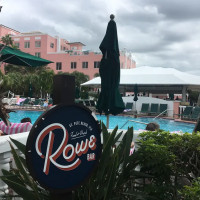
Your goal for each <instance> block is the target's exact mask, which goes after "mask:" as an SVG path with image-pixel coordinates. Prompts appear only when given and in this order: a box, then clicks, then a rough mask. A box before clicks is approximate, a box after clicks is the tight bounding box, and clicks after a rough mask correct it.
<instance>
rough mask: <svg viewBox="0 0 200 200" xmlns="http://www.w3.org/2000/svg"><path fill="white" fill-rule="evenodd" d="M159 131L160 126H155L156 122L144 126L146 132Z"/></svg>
mask: <svg viewBox="0 0 200 200" xmlns="http://www.w3.org/2000/svg"><path fill="white" fill-rule="evenodd" d="M159 129H160V125H159V124H157V123H156V122H151V123H149V124H147V126H146V130H148V131H155V130H159Z"/></svg>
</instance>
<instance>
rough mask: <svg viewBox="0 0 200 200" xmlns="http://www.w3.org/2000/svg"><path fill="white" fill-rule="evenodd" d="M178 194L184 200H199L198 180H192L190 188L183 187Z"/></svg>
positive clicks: (199, 184)
mask: <svg viewBox="0 0 200 200" xmlns="http://www.w3.org/2000/svg"><path fill="white" fill-rule="evenodd" d="M180 193H181V194H182V196H183V198H184V200H200V178H198V179H197V180H194V181H193V183H192V185H191V186H188V185H187V186H184V189H183V190H182V191H181V192H180Z"/></svg>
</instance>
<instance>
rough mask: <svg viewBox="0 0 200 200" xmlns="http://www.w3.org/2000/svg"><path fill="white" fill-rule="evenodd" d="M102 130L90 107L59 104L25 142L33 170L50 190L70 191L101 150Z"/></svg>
mask: <svg viewBox="0 0 200 200" xmlns="http://www.w3.org/2000/svg"><path fill="white" fill-rule="evenodd" d="M100 134H101V131H100V126H99V123H98V121H97V119H96V118H95V117H94V116H93V115H92V113H91V111H90V110H89V109H87V108H85V107H83V106H79V105H63V104H62V105H57V106H55V107H53V108H51V109H50V110H49V111H47V112H45V113H44V114H43V115H42V116H40V117H39V119H38V120H37V121H36V122H35V124H34V125H33V128H32V129H31V131H30V134H29V136H28V139H27V144H26V161H27V166H28V169H29V171H30V174H31V175H32V176H33V178H34V179H36V180H37V181H38V182H39V184H40V185H41V186H43V187H44V188H47V189H49V190H50V191H55V192H56V191H69V190H71V189H73V188H76V187H77V186H79V185H80V184H81V183H83V181H85V180H86V179H87V178H88V177H89V176H90V174H91V172H92V170H93V169H94V168H95V166H96V164H97V162H98V159H99V157H100V154H101V148H102V145H101V137H100Z"/></svg>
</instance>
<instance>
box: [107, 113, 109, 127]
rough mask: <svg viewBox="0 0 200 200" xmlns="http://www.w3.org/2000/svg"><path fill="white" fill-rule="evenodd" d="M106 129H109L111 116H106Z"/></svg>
mask: <svg viewBox="0 0 200 200" xmlns="http://www.w3.org/2000/svg"><path fill="white" fill-rule="evenodd" d="M106 128H107V129H108V128H109V115H106Z"/></svg>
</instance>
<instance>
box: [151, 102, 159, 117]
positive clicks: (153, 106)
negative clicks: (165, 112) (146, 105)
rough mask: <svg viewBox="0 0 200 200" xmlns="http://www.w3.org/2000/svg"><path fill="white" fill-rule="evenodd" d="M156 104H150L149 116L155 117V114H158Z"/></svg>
mask: <svg viewBox="0 0 200 200" xmlns="http://www.w3.org/2000/svg"><path fill="white" fill-rule="evenodd" d="M158 106H159V105H158V103H152V104H151V108H150V112H149V114H150V115H152V114H153V115H156V114H158V113H159V112H158Z"/></svg>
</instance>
